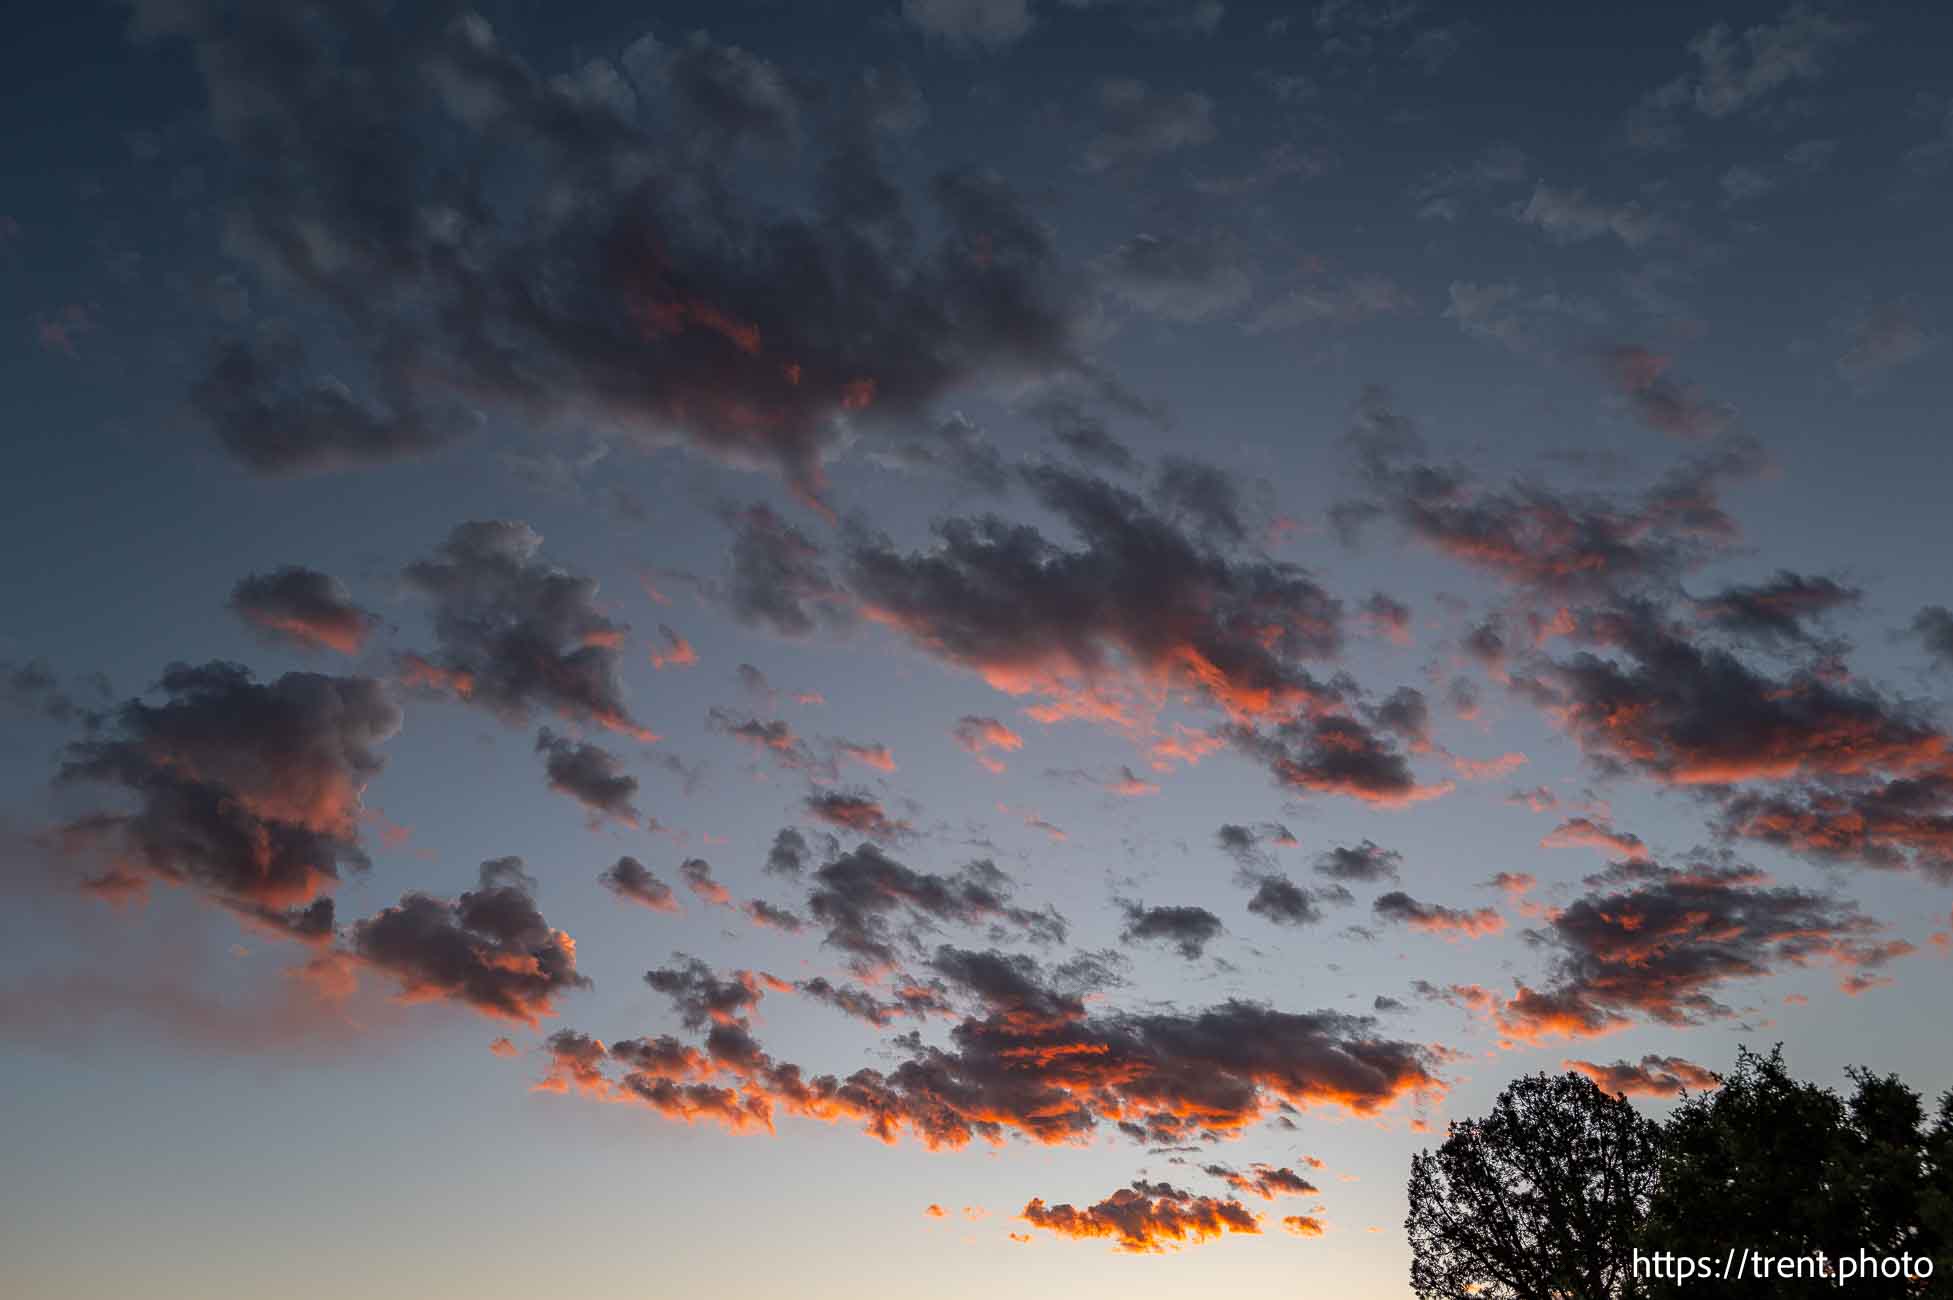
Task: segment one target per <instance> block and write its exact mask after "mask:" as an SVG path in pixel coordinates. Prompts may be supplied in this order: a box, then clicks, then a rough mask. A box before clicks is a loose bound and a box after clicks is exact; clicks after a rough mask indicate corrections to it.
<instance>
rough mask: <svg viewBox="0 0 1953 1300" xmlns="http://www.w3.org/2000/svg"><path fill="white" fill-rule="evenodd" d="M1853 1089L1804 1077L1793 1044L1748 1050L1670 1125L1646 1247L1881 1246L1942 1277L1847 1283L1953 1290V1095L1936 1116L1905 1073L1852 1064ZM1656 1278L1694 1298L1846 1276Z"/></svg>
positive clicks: (1790, 1250) (1848, 1251) (1811, 1287)
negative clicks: (1928, 1262)
mask: <svg viewBox="0 0 1953 1300" xmlns="http://www.w3.org/2000/svg"><path fill="white" fill-rule="evenodd" d="M1850 1074H1851V1079H1852V1081H1853V1083H1855V1084H1856V1085H1857V1086H1856V1090H1855V1092H1854V1093H1853V1094H1852V1096H1851V1097H1850V1098H1849V1099H1848V1100H1847V1099H1845V1098H1842V1097H1840V1096H1838V1094H1837V1093H1835V1092H1833V1091H1831V1090H1830V1089H1828V1088H1823V1087H1820V1086H1818V1085H1817V1084H1813V1083H1806V1082H1802V1081H1799V1080H1797V1079H1794V1078H1792V1077H1791V1075H1790V1072H1789V1070H1788V1069H1786V1068H1785V1066H1784V1061H1783V1052H1782V1049H1781V1048H1778V1049H1777V1050H1775V1051H1773V1052H1771V1054H1770V1055H1768V1056H1760V1055H1758V1054H1756V1053H1754V1052H1751V1051H1748V1050H1743V1051H1741V1052H1739V1054H1738V1056H1737V1063H1736V1068H1735V1070H1733V1071H1732V1072H1731V1073H1730V1074H1728V1075H1727V1076H1726V1077H1725V1078H1724V1079H1723V1084H1722V1087H1721V1088H1720V1089H1718V1090H1717V1091H1715V1092H1713V1093H1707V1094H1703V1095H1700V1096H1696V1097H1691V1098H1689V1099H1687V1100H1686V1101H1684V1102H1683V1103H1682V1104H1681V1105H1680V1106H1679V1107H1677V1108H1676V1111H1675V1113H1674V1115H1673V1116H1672V1117H1671V1118H1670V1120H1669V1122H1668V1125H1667V1127H1666V1130H1665V1132H1664V1140H1663V1153H1662V1160H1661V1182H1660V1187H1659V1189H1658V1190H1657V1192H1656V1193H1655V1196H1654V1199H1653V1201H1652V1203H1651V1205H1650V1209H1649V1215H1648V1219H1647V1223H1646V1226H1645V1227H1644V1229H1643V1238H1642V1249H1643V1250H1644V1251H1646V1252H1653V1251H1667V1252H1672V1253H1674V1254H1676V1255H1678V1256H1689V1257H1697V1258H1702V1257H1707V1258H1709V1259H1711V1260H1713V1261H1714V1262H1715V1263H1717V1264H1718V1265H1723V1264H1725V1261H1726V1260H1727V1259H1728V1258H1729V1252H1730V1251H1731V1250H1732V1249H1733V1250H1736V1251H1738V1252H1741V1251H1754V1252H1756V1254H1758V1255H1761V1256H1766V1257H1771V1258H1783V1257H1791V1258H1801V1259H1806V1260H1814V1259H1816V1257H1817V1255H1818V1253H1819V1252H1822V1254H1823V1256H1824V1257H1825V1258H1826V1259H1828V1260H1833V1261H1835V1260H1837V1259H1838V1258H1840V1257H1841V1256H1845V1255H1849V1256H1852V1257H1854V1258H1858V1257H1860V1255H1861V1252H1868V1253H1869V1254H1870V1255H1871V1256H1873V1257H1875V1258H1879V1259H1888V1258H1897V1257H1900V1256H1904V1255H1912V1256H1914V1257H1915V1258H1917V1257H1920V1256H1925V1257H1927V1258H1930V1259H1933V1260H1934V1261H1935V1264H1936V1267H1935V1268H1934V1269H1933V1270H1932V1272H1933V1276H1932V1277H1930V1278H1926V1279H1924V1280H1923V1281H1921V1280H1917V1279H1915V1280H1911V1281H1908V1280H1906V1279H1904V1278H1881V1277H1872V1276H1865V1275H1864V1273H1863V1272H1862V1271H1861V1272H1860V1274H1859V1275H1858V1276H1856V1277H1853V1278H1851V1280H1850V1281H1849V1282H1847V1283H1845V1286H1846V1287H1847V1289H1849V1291H1850V1293H1851V1294H1852V1295H1854V1296H1862V1297H1866V1298H1867V1300H1883V1298H1885V1297H1926V1296H1932V1297H1944V1296H1953V1258H1949V1255H1948V1245H1949V1241H1953V1238H1949V1235H1948V1227H1949V1224H1948V1213H1949V1205H1950V1204H1953V1094H1949V1095H1948V1096H1947V1097H1944V1098H1942V1099H1941V1101H1940V1105H1939V1111H1938V1115H1937V1117H1936V1120H1935V1121H1934V1122H1933V1123H1931V1124H1930V1125H1929V1123H1928V1120H1927V1115H1926V1112H1925V1108H1924V1107H1923V1106H1922V1104H1921V1102H1920V1097H1919V1094H1918V1093H1916V1092H1914V1091H1913V1090H1912V1089H1910V1088H1908V1087H1907V1086H1906V1085H1905V1084H1903V1083H1901V1082H1900V1081H1899V1079H1898V1078H1897V1076H1894V1075H1882V1076H1881V1075H1875V1074H1872V1073H1870V1072H1868V1071H1864V1070H1853V1071H1851V1072H1850ZM1741 1273H1742V1275H1741V1276H1739V1277H1737V1278H1724V1277H1709V1278H1706V1279H1705V1278H1703V1277H1700V1276H1698V1277H1695V1278H1692V1279H1690V1280H1688V1281H1686V1282H1678V1281H1676V1280H1674V1279H1672V1278H1656V1279H1652V1280H1650V1281H1649V1282H1648V1284H1647V1292H1648V1294H1649V1295H1651V1296H1656V1297H1663V1296H1672V1295H1682V1294H1687V1295H1688V1296H1690V1297H1692V1298H1693V1300H1715V1298H1716V1297H1719V1296H1730V1297H1734V1296H1739V1295H1746V1296H1752V1297H1753V1296H1755V1295H1756V1294H1758V1292H1759V1288H1761V1289H1763V1290H1766V1291H1767V1292H1768V1293H1769V1294H1770V1295H1773V1296H1779V1297H1791V1298H1792V1300H1795V1298H1796V1297H1802V1296H1835V1295H1836V1294H1837V1293H1838V1291H1839V1279H1838V1278H1837V1277H1836V1276H1816V1275H1815V1268H1814V1267H1813V1268H1812V1269H1811V1270H1810V1271H1809V1272H1808V1273H1807V1275H1806V1276H1803V1277H1795V1276H1793V1277H1789V1278H1785V1277H1782V1276H1775V1275H1773V1276H1772V1277H1771V1278H1770V1279H1769V1280H1768V1281H1762V1280H1760V1279H1759V1278H1758V1277H1757V1268H1756V1267H1755V1265H1754V1263H1753V1262H1751V1263H1748V1266H1747V1267H1746V1268H1744V1269H1743V1270H1741Z"/></svg>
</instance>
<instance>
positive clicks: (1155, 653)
mask: <svg viewBox="0 0 1953 1300" xmlns="http://www.w3.org/2000/svg"><path fill="white" fill-rule="evenodd" d="M1024 477H1025V481H1026V483H1027V484H1028V485H1029V486H1030V487H1031V489H1032V491H1033V492H1034V493H1035V495H1036V496H1037V497H1038V499H1039V501H1040V503H1041V504H1043V505H1044V506H1045V507H1046V508H1047V509H1050V510H1052V511H1053V512H1055V513H1056V514H1058V515H1059V516H1060V517H1061V518H1063V519H1064V520H1065V522H1066V523H1067V524H1068V525H1069V526H1070V527H1071V529H1072V531H1073V532H1074V533H1075V534H1076V535H1077V537H1078V539H1079V544H1078V545H1077V546H1076V547H1066V546H1063V545H1060V544H1059V543H1057V542H1054V541H1052V540H1050V539H1048V538H1047V537H1045V536H1044V534H1043V533H1041V532H1039V531H1038V530H1037V529H1036V528H1033V527H1031V526H1029V525H1024V524H1011V523H1008V522H1006V521H1005V520H1003V519H1000V518H998V517H996V516H994V515H985V516H980V517H976V518H963V517H958V518H952V519H946V520H941V521H939V522H938V523H937V524H936V528H935V531H936V544H935V545H934V546H933V547H930V548H928V549H923V550H917V551H902V550H899V549H897V548H896V546H895V544H894V543H893V542H892V541H891V540H890V539H888V538H887V537H884V536H881V535H878V534H873V533H869V532H866V531H864V530H860V529H856V530H855V532H854V535H853V537H852V539H851V541H850V544H849V548H848V556H847V564H846V570H847V585H848V586H849V588H850V589H851V590H852V591H853V592H854V593H855V594H856V595H857V596H858V597H859V598H860V600H861V601H862V602H863V604H864V605H866V606H867V607H869V608H871V609H872V610H874V611H875V617H876V618H877V620H879V621H883V622H886V623H888V624H890V625H892V626H895V627H897V628H900V629H901V630H902V631H903V632H905V633H906V634H907V635H908V636H909V637H910V639H911V640H912V641H913V642H914V643H915V644H916V645H917V646H918V647H919V648H921V649H923V650H925V651H926V652H928V653H930V654H932V655H935V656H937V657H939V658H942V659H946V660H948V661H950V662H952V663H957V664H960V665H962V666H964V667H967V668H970V669H972V670H974V671H976V672H979V673H981V674H982V675H983V676H984V677H985V678H986V679H988V680H989V681H991V682H992V683H993V684H997V685H1000V686H1003V687H1004V688H1005V689H1008V690H1011V691H1013V692H1015V693H1022V692H1025V691H1035V692H1037V693H1039V694H1042V695H1046V696H1049V697H1051V699H1052V701H1053V707H1055V708H1059V709H1077V710H1078V711H1080V712H1081V713H1084V714H1086V715H1088V716H1089V715H1093V714H1098V715H1101V716H1102V715H1103V713H1104V711H1105V709H1106V708H1107V707H1109V706H1110V707H1116V705H1112V704H1111V702H1110V701H1109V700H1108V697H1107V692H1113V693H1116V692H1118V691H1119V690H1120V689H1121V688H1122V686H1123V683H1122V682H1121V681H1119V680H1118V676H1119V674H1121V673H1122V672H1124V671H1131V672H1133V673H1136V674H1141V675H1144V676H1145V677H1147V678H1149V679H1152V680H1155V681H1159V680H1164V681H1167V682H1172V683H1176V684H1184V685H1185V686H1186V687H1187V688H1188V689H1191V690H1195V691H1198V692H1200V693H1201V694H1204V695H1206V696H1208V697H1210V698H1212V699H1214V700H1215V701H1217V702H1219V703H1221V704H1223V705H1224V706H1226V707H1229V708H1231V709H1233V710H1235V711H1238V712H1241V713H1243V714H1247V713H1260V712H1264V711H1280V710H1285V709H1292V708H1294V707H1296V706H1297V705H1298V704H1299V703H1300V702H1302V701H1304V700H1312V699H1317V698H1319V697H1321V696H1323V695H1324V694H1325V692H1326V688H1325V687H1323V686H1322V685H1321V684H1320V683H1319V682H1317V681H1316V680H1315V679H1314V678H1313V677H1311V676H1310V675H1309V674H1308V673H1307V672H1306V671H1305V670H1304V669H1303V667H1302V664H1303V662H1304V661H1306V660H1311V659H1317V658H1323V657H1327V656H1329V655H1332V654H1333V653H1335V651H1336V650H1337V649H1338V648H1339V647H1340V645H1341V616H1342V608H1341V605H1340V603H1339V602H1338V601H1337V600H1336V599H1335V598H1334V597H1332V596H1330V595H1329V594H1328V593H1327V592H1325V591H1324V590H1323V589H1322V588H1321V587H1320V586H1319V585H1318V584H1317V583H1316V582H1315V580H1314V579H1313V577H1311V576H1310V575H1309V574H1308V573H1307V572H1306V571H1305V570H1303V569H1301V568H1299V567H1297V566H1295V565H1291V564H1286V563H1282V562H1279V561H1275V560H1270V559H1268V558H1266V557H1264V556H1260V555H1253V554H1235V553H1232V552H1230V551H1226V550H1222V549H1217V546H1216V545H1215V544H1214V543H1213V542H1212V541H1211V540H1210V539H1211V538H1212V535H1213V530H1212V529H1211V528H1210V529H1209V530H1208V532H1209V539H1203V538H1201V537H1200V536H1199V535H1198V534H1190V533H1189V532H1188V531H1187V530H1186V529H1184V528H1183V527H1181V526H1179V525H1178V524H1176V523H1175V522H1174V521H1173V520H1171V519H1169V518H1168V517H1166V516H1165V515H1163V514H1161V513H1160V512H1159V511H1158V510H1156V509H1154V508H1152V507H1149V506H1148V505H1147V504H1146V503H1145V502H1144V501H1143V500H1142V499H1141V498H1140V497H1138V496H1137V495H1136V494H1134V493H1132V492H1130V491H1127V490H1126V489H1123V488H1120V487H1117V486H1115V485H1113V484H1111V483H1107V482H1105V481H1104V480H1101V479H1097V478H1093V477H1090V476H1088V475H1084V474H1080V473H1078V472H1076V471H1073V470H1069V469H1066V468H1063V467H1060V466H1057V465H1038V466H1032V467H1029V468H1027V469H1026V470H1025V472H1024ZM1200 522H1204V521H1200ZM1225 531H1226V530H1225V528H1224V527H1223V528H1222V532H1223V533H1225ZM1121 661H1123V663H1124V664H1125V665H1126V666H1127V667H1126V668H1125V669H1122V668H1120V667H1119V666H1118V665H1120V664H1121Z"/></svg>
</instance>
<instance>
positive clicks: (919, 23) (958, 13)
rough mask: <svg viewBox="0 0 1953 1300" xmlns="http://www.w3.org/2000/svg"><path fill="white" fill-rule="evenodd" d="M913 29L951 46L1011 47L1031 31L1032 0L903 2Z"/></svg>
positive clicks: (928, 0) (904, 0)
mask: <svg viewBox="0 0 1953 1300" xmlns="http://www.w3.org/2000/svg"><path fill="white" fill-rule="evenodd" d="M902 17H903V19H904V21H906V22H907V23H908V24H909V25H910V26H911V27H914V28H915V29H916V30H918V31H920V32H922V33H924V34H925V35H928V36H933V37H935V38H936V39H937V40H940V41H943V42H944V43H946V44H949V45H962V46H987V47H990V48H992V49H994V48H997V47H999V46H1004V45H1009V44H1011V43H1013V42H1015V41H1017V40H1019V39H1021V38H1022V37H1023V36H1024V35H1025V33H1027V32H1029V31H1030V30H1031V6H1030V0H902Z"/></svg>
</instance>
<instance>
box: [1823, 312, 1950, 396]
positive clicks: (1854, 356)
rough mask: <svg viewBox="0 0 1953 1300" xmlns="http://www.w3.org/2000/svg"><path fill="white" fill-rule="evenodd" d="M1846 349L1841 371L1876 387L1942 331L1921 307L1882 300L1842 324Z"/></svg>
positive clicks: (1916, 356) (1849, 378)
mask: <svg viewBox="0 0 1953 1300" xmlns="http://www.w3.org/2000/svg"><path fill="white" fill-rule="evenodd" d="M1839 328H1840V330H1841V332H1842V333H1843V335H1844V340H1845V347H1844V351H1843V352H1841V353H1840V354H1839V355H1838V361H1837V369H1838V374H1839V375H1840V376H1842V377H1843V378H1844V379H1845V381H1846V382H1848V383H1851V384H1854V385H1857V386H1859V387H1861V388H1865V387H1874V386H1876V385H1878V384H1881V383H1883V382H1884V381H1885V379H1886V377H1887V376H1888V375H1890V374H1891V373H1892V372H1893V371H1894V370H1897V369H1899V368H1900V367H1901V366H1906V365H1910V364H1911V363H1912V362H1914V361H1917V360H1919V359H1920V358H1921V357H1923V356H1925V355H1926V354H1927V353H1928V352H1931V351H1932V350H1933V349H1934V348H1935V347H1937V346H1938V344H1939V335H1938V333H1936V332H1935V331H1934V330H1933V329H1932V328H1931V327H1930V326H1929V325H1928V324H1927V323H1926V320H1925V318H1924V316H1923V315H1922V314H1921V313H1920V311H1919V308H1918V307H1917V306H1916V305H1915V304H1913V303H1911V302H1908V301H1904V300H1900V301H1896V302H1888V303H1881V304H1879V305H1878V306H1876V307H1872V308H1868V309H1866V310H1864V311H1860V312H1857V313H1856V314H1854V315H1852V316H1849V317H1847V318H1846V319H1845V320H1843V321H1842V322H1840V326H1839Z"/></svg>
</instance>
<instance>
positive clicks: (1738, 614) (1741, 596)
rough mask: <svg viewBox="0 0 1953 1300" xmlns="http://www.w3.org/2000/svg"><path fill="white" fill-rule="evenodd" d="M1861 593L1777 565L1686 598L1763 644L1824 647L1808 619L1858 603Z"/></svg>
mask: <svg viewBox="0 0 1953 1300" xmlns="http://www.w3.org/2000/svg"><path fill="white" fill-rule="evenodd" d="M1863 596H1864V593H1863V592H1861V591H1860V590H1858V589H1857V588H1856V587H1847V586H1845V585H1844V584H1843V583H1841V582H1838V581H1836V580H1835V579H1832V578H1823V577H1816V578H1814V577H1809V576H1807V575H1805V574H1801V573H1792V572H1791V571H1790V570H1788V569H1779V570H1778V571H1777V573H1776V576H1774V577H1772V578H1768V579H1766V580H1765V581H1763V582H1760V583H1753V584H1748V585H1744V584H1735V585H1731V586H1727V587H1724V588H1723V589H1722V590H1721V591H1718V592H1716V593H1715V594H1714V595H1711V596H1703V597H1700V598H1698V599H1696V600H1694V601H1692V602H1691V604H1693V605H1694V607H1695V611H1696V613H1697V614H1698V615H1699V616H1700V617H1702V618H1704V619H1706V620H1707V621H1708V622H1709V623H1710V624H1711V625H1712V626H1714V627H1715V628H1717V629H1718V630H1720V631H1723V632H1726V633H1728V634H1730V635H1731V636H1734V637H1736V638H1738V639H1740V640H1743V641H1747V642H1749V643H1751V644H1754V645H1760V646H1763V647H1765V648H1767V649H1776V648H1785V647H1788V648H1826V647H1827V646H1828V645H1830V644H1832V643H1827V642H1824V641H1822V640H1821V639H1820V638H1819V637H1818V636H1817V635H1816V633H1814V632H1813V631H1812V630H1811V629H1810V627H1808V626H1807V623H1808V622H1809V621H1810V620H1815V619H1821V618H1823V617H1824V616H1825V615H1826V614H1829V613H1832V612H1833V611H1835V610H1840V609H1846V608H1849V607H1851V606H1854V605H1856V604H1858V602H1859V601H1860V600H1861V599H1862V598H1863Z"/></svg>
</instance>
